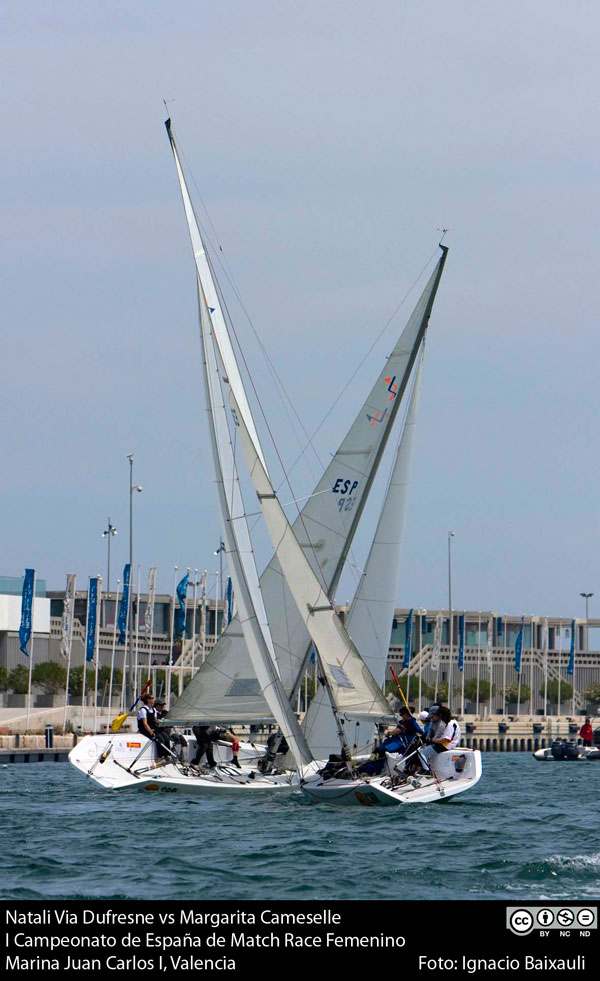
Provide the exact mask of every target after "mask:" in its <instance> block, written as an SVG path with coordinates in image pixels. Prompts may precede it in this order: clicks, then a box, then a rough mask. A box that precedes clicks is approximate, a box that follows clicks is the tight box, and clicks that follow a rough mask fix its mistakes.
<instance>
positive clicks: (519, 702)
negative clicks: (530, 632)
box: [517, 618, 523, 719]
mask: <svg viewBox="0 0 600 981" xmlns="http://www.w3.org/2000/svg"><path fill="white" fill-rule="evenodd" d="M522 630H523V618H521V631H520V632H521V649H520V651H519V688H518V691H517V719H518V718H519V717H520V715H521V667H522V666H521V658H522V656H523V634H522ZM517 640H518V635H517Z"/></svg>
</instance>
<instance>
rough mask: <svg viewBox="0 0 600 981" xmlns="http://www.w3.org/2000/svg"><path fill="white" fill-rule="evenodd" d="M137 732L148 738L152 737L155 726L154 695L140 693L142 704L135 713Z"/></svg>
mask: <svg viewBox="0 0 600 981" xmlns="http://www.w3.org/2000/svg"><path fill="white" fill-rule="evenodd" d="M137 727H138V732H139V733H141V734H142V736H147V737H148V739H154V730H155V728H156V712H155V709H154V695H142V706H141V708H140V710H139V712H138V714H137Z"/></svg>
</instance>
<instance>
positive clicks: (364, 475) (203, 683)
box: [178, 247, 447, 723]
mask: <svg viewBox="0 0 600 981" xmlns="http://www.w3.org/2000/svg"><path fill="white" fill-rule="evenodd" d="M446 252H447V249H446V248H445V247H443V248H442V256H441V257H440V259H439V261H438V263H437V264H436V267H435V269H434V271H433V273H432V275H431V277H430V279H429V281H428V283H427V285H426V287H425V289H424V291H423V293H422V295H421V297H420V299H419V301H418V303H417V305H416V307H415V309H414V311H413V313H412V315H411V317H410V319H409V321H408V324H407V326H406V327H405V329H404V330H403V332H402V334H401V336H400V338H399V340H398V342H397V344H396V345H395V347H394V349H393V351H392V353H391V354H390V356H389V357H388V358H387V360H386V362H385V365H384V368H383V370H382V371H381V372H380V374H379V376H378V378H377V381H376V383H375V385H374V386H373V388H372V390H371V392H370V393H369V395H368V397H367V399H366V400H365V402H364V403H363V405H362V406H361V409H360V411H359V412H358V414H357V416H356V418H355V420H354V422H353V423H352V425H351V427H350V429H349V431H348V433H347V435H346V437H345V438H344V440H343V441H342V443H341V445H340V446H339V448H338V450H337V452H336V454H335V455H334V456H333V458H332V461H331V463H330V464H329V466H328V467H327V469H326V471H325V473H324V475H323V477H322V478H321V480H320V481H319V483H318V484H317V486H316V487H315V489H314V491H313V494H312V495H311V497H310V498H309V500H308V501H307V502H306V504H305V505H304V508H303V509H302V512H301V514H300V516H299V517H298V518H297V519H296V521H295V522H294V525H293V528H294V533H295V535H296V537H297V539H298V541H299V542H300V545H301V547H302V548H303V549H304V550H305V553H306V557H307V559H308V561H309V563H310V564H311V566H312V568H313V569H314V570H315V571H316V572H318V573H319V576H320V577H321V580H322V582H323V583H324V585H326V587H327V592H328V594H329V595H330V596H331V595H333V592H334V591H335V588H336V586H337V583H338V581H339V577H340V575H341V571H342V568H343V566H344V562H345V560H346V556H347V554H348V550H349V548H350V545H351V543H352V538H353V536H354V532H355V530H356V526H357V524H358V520H359V518H360V516H361V515H362V512H363V509H364V505H365V503H366V500H367V497H368V494H369V491H370V489H371V486H372V483H373V480H374V477H375V473H376V471H377V467H378V465H379V463H380V460H381V457H382V455H383V452H384V450H385V446H386V443H387V439H388V437H389V434H390V431H391V428H392V426H393V423H394V421H395V418H396V415H397V412H398V410H399V406H400V401H401V399H402V396H403V393H404V391H405V389H406V385H407V384H408V381H409V378H410V374H411V371H412V368H413V365H414V362H415V358H416V356H417V351H418V348H419V346H420V344H421V341H422V338H423V336H424V333H425V330H426V328H427V324H428V321H429V317H430V314H431V309H432V306H433V301H434V298H435V295H436V292H437V288H438V285H439V281H440V277H441V274H442V270H443V267H444V263H445V259H446ZM260 585H261V590H262V595H263V599H264V603H265V607H266V610H267V613H268V616H269V624H270V629H271V635H272V638H273V644H274V648H275V655H276V659H277V663H278V665H279V670H280V675H281V679H282V683H283V686H284V688H285V690H286V691H287V693H288V695H289V696H290V698H291V697H293V694H294V692H295V691H296V689H297V687H298V684H299V681H300V679H301V677H302V674H303V671H304V666H305V662H306V658H307V654H308V652H309V650H310V636H309V633H308V631H307V629H306V626H305V623H304V621H303V618H302V616H301V615H300V613H299V611H298V609H297V606H296V603H295V602H294V599H293V597H292V594H291V592H290V590H289V588H288V585H287V584H286V581H285V578H284V577H283V576H282V572H281V568H280V565H279V561H278V559H277V555H276V554H275V555H274V556H273V557H272V559H271V561H270V562H269V564H268V566H267V568H266V569H265V571H264V572H263V574H262V575H261V577H260ZM185 694H186V705H187V708H186V711H188V712H189V713H190V714H189V716H188V721H189V722H191V721H213V722H214V721H216V720H228V721H230V722H232V723H233V722H241V721H249V722H259V721H271V716H270V713H269V709H268V706H267V704H266V702H265V700H264V698H263V697H262V695H261V693H260V688H259V686H258V683H257V680H256V677H255V675H254V673H253V671H252V666H251V663H250V660H249V657H248V654H247V652H246V650H245V644H244V638H243V634H242V630H241V628H240V623H239V620H238V619H237V617H234V618H233V620H232V621H231V623H230V624H229V625H228V626H227V627H226V629H225V631H224V633H223V635H222V636H221V638H220V639H219V641H218V642H217V644H216V646H215V648H214V650H213V651H212V652H211V653H210V654H209V656H208V658H207V659H206V660H205V661H204V663H203V664H202V665H201V667H200V668H199V670H198V672H197V674H196V676H195V677H194V679H193V681H192V682H191V683H190V685H189V687H188V688H187V689H186V693H185ZM178 714H179V713H178Z"/></svg>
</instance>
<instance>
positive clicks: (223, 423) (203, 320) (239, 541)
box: [167, 126, 311, 766]
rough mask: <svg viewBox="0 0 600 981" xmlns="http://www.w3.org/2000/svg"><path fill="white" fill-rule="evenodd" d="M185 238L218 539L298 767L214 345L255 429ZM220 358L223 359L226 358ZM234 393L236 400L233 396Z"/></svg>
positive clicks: (242, 414) (303, 757)
mask: <svg viewBox="0 0 600 981" xmlns="http://www.w3.org/2000/svg"><path fill="white" fill-rule="evenodd" d="M167 130H168V131H169V136H170V139H171V145H172V148H173V153H174V156H175V161H176V164H177V169H178V174H179V175H180V182H181V181H182V175H181V168H180V167H179V161H178V157H177V152H176V148H175V145H174V142H173V138H172V136H171V133H170V130H169V126H167ZM184 192H185V193H184ZM186 194H187V191H186V189H185V184H183V186H182V196H183V200H184V206H185V208H186V215H188V221H189V212H188V206H189V198H187V197H186ZM192 217H193V216H192ZM192 227H193V228H195V227H196V226H195V222H192V223H191V226H190V232H191V231H192ZM191 238H192V246H193V248H194V256H195V259H196V266H197V274H198V298H199V306H200V336H201V340H202V350H203V353H204V358H203V365H204V376H205V390H206V402H207V414H208V423H209V433H210V438H211V447H212V451H213V462H214V468H215V484H216V488H217V497H218V501H219V506H220V510H221V519H222V525H223V538H224V542H225V547H226V551H227V554H228V558H229V564H230V571H231V576H232V579H233V582H234V585H235V591H236V597H237V603H238V609H239V621H240V623H241V626H242V631H243V635H244V641H245V644H246V648H247V650H248V654H249V657H250V660H251V663H252V667H253V671H254V674H255V676H256V678H257V681H258V683H259V685H260V689H261V692H262V694H263V696H264V698H265V701H266V702H267V704H268V706H269V709H270V711H271V713H272V714H273V716H274V717H275V718H276V719H277V722H278V724H279V726H280V728H281V730H282V732H283V734H284V736H285V737H286V739H287V741H288V745H289V746H290V749H291V751H292V753H293V755H294V758H295V760H296V763H297V765H298V766H303V765H305V764H307V763H309V762H310V761H311V755H310V751H309V749H308V746H307V744H306V741H305V739H304V736H303V734H302V732H301V731H300V728H299V726H298V722H297V719H296V716H295V715H294V713H293V711H292V709H291V707H290V703H289V700H288V698H287V695H286V693H285V691H284V690H283V688H282V685H281V680H280V678H279V674H278V670H277V665H276V662H275V658H274V654H273V644H272V641H271V636H270V631H269V626H268V621H267V618H266V613H265V610H264V604H263V602H262V596H261V592H260V585H259V580H258V573H257V570H256V564H255V561H254V553H253V550H252V543H251V539H250V533H249V530H248V523H247V517H246V512H245V508H244V504H243V500H242V495H241V491H240V486H239V477H238V472H237V467H236V463H235V453H234V449H233V445H232V441H231V435H230V432H229V424H228V411H227V407H226V405H225V402H224V400H223V396H222V390H221V380H220V370H219V361H218V358H217V353H216V352H217V350H218V352H219V356H220V357H221V363H222V364H223V367H224V369H225V371H226V373H227V379H228V380H227V385H228V386H229V389H230V390H231V391H232V392H235V396H236V408H237V412H238V417H239V419H243V424H244V429H245V431H246V432H247V431H248V429H247V427H248V426H250V427H251V429H252V431H253V432H255V431H256V430H255V428H254V421H253V419H252V416H251V412H250V408H249V405H248V402H247V399H246V396H245V391H244V388H243V383H242V379H241V376H240V374H239V371H238V368H237V362H236V360H235V355H234V352H233V347H232V345H231V343H230V340H229V336H228V333H227V325H226V323H225V320H224V318H223V317H222V314H221V313H220V306H218V308H217V307H215V306H211V308H210V310H209V300H208V297H207V292H208V293H209V295H210V298H211V299H210V302H211V304H213V303H218V299H217V300H215V299H214V297H215V296H216V289H215V288H214V286H212V288H211V284H212V272H211V270H210V268H209V267H208V266H207V265H205V264H204V263H203V261H202V257H203V256H205V253H204V250H203V248H202V247H201V246H202V243H201V241H200V247H199V246H198V242H197V241H196V240H195V237H194V235H193V234H192V235H191ZM217 313H218V314H219V316H216V317H215V319H216V321H217V323H218V324H219V327H220V336H219V337H217V332H216V330H215V328H214V325H213V320H212V317H213V316H215V315H216V314H217ZM225 359H227V362H226V363H225ZM238 396H239V397H240V398H241V399H242V402H241V404H240V402H238V400H237V398H238ZM242 406H243V408H242ZM237 421H238V420H237V419H236V422H237ZM256 453H257V455H258V456H260V459H261V461H262V459H263V457H262V452H261V450H260V447H257V448H256ZM261 466H262V463H261ZM185 705H186V700H185V694H184V695H183V696H182V698H181V699H179V701H178V705H177V708H176V709H175V711H174V712H171V714H170V716H169V721H170V723H171V724H173V723H174V722H179V721H183V720H182V719H181V718H180V716H181V714H182V711H183V713H184V714H185Z"/></svg>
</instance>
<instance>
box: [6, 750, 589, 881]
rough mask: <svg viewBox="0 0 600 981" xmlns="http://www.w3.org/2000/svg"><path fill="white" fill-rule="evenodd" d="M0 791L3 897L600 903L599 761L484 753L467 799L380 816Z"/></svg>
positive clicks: (283, 801) (16, 769)
mask: <svg viewBox="0 0 600 981" xmlns="http://www.w3.org/2000/svg"><path fill="white" fill-rule="evenodd" d="M0 787H1V790H2V797H1V802H2V835H3V839H4V840H3V842H2V855H3V877H2V886H1V887H0V894H1V896H2V898H5V899H7V898H11V899H48V898H54V899H58V898H60V899H64V898H81V899H91V898H110V899H115V898H123V899H124V898H140V897H144V896H145V897H146V898H148V897H149V896H153V897H160V898H162V899H233V900H244V899H261V900H264V899H270V900H275V899H359V898H360V899H377V900H381V899H382V898H389V899H392V898H397V899H401V898H403V897H406V898H408V897H410V898H412V899H432V898H436V899H438V900H439V899H443V898H444V897H446V896H447V897H451V898H453V899H457V898H458V899H517V898H522V899H525V898H530V899H536V900H537V899H542V898H543V899H563V898H572V899H574V898H591V897H594V898H597V897H598V896H600V841H599V834H598V800H599V795H600V763H565V764H562V765H560V764H556V765H555V764H541V763H537V762H536V761H535V760H534V759H533V758H532V757H531V756H529V755H528V754H525V753H519V754H514V755H512V754H501V753H498V754H487V755H486V756H484V776H483V779H482V780H481V782H480V783H479V785H478V786H477V787H475V788H473V790H472V791H469V792H468V793H467V794H465V795H463V796H461V797H458V798H454V799H453V800H450V801H446V802H444V803H438V804H428V805H420V806H415V807H398V808H393V809H391V808H390V809H383V808H382V809H377V808H364V809H363V808H340V809H337V808H333V807H325V806H323V805H313V804H310V803H307V802H305V800H304V798H303V797H302V796H301V795H300V794H291V795H283V796H279V797H273V798H269V797H265V796H262V797H261V798H254V799H252V800H221V801H215V800H212V801H209V800H198V799H195V800H192V799H188V800H186V799H184V798H176V799H173V797H171V796H167V795H165V796H159V795H151V794H140V795H119V794H111V793H107V792H105V791H102V790H100V789H97V788H95V787H94V786H93V785H92V784H91V783H88V782H86V781H85V780H84V779H83V778H82V777H81V776H80V775H79V774H78V773H76V771H75V770H74V769H73V768H72V767H71V766H70V765H69V764H68V763H64V764H50V763H44V764H31V765H22V764H20V765H19V764H17V765H12V766H4V767H1V768H0Z"/></svg>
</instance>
